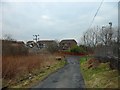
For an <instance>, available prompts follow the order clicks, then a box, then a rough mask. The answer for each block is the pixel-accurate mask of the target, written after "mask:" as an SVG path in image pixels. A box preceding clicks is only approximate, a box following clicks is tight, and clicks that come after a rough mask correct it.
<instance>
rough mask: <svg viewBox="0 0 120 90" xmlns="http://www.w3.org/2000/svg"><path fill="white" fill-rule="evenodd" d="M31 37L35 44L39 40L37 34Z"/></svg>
mask: <svg viewBox="0 0 120 90" xmlns="http://www.w3.org/2000/svg"><path fill="white" fill-rule="evenodd" d="M33 37H34V38H33V40H35V41H36V43H37V41H38V40H39V38H38V37H39V34H38V35H33Z"/></svg>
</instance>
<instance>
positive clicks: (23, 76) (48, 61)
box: [2, 54, 65, 88]
mask: <svg viewBox="0 0 120 90" xmlns="http://www.w3.org/2000/svg"><path fill="white" fill-rule="evenodd" d="M56 56H57V55H50V54H46V55H44V54H40V55H28V56H15V57H13V56H9V57H3V59H2V71H3V72H2V80H3V87H19V88H20V87H30V85H32V84H34V83H35V82H37V81H40V80H42V79H44V78H45V77H46V76H48V75H49V74H50V73H52V72H54V71H56V70H57V69H58V68H61V67H62V66H64V64H65V61H64V58H62V60H60V61H58V60H56V58H55V57H56Z"/></svg>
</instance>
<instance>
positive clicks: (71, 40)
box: [60, 39, 77, 44]
mask: <svg viewBox="0 0 120 90" xmlns="http://www.w3.org/2000/svg"><path fill="white" fill-rule="evenodd" d="M66 42H74V43H76V44H77V42H76V41H75V40H74V39H65V40H61V42H60V43H66Z"/></svg>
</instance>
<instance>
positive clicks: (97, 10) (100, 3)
mask: <svg viewBox="0 0 120 90" xmlns="http://www.w3.org/2000/svg"><path fill="white" fill-rule="evenodd" d="M103 1H104V0H102V1H101V3H100V6H99V7H98V9H97V11H96V13H95V15H94V17H93V19H92V22H91V24H90V26H89V28H88V29H90V28H91V26H92V24H93V22H94V20H95V17H96V16H97V14H98V12H99V10H100V8H101V6H102V4H103Z"/></svg>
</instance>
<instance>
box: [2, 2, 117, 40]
mask: <svg viewBox="0 0 120 90" xmlns="http://www.w3.org/2000/svg"><path fill="white" fill-rule="evenodd" d="M40 1H41V0H40ZM40 1H36V0H35V1H34V0H30V1H28V0H27V1H24V0H22V2H19V0H18V1H16V0H5V1H2V2H1V5H0V6H1V7H0V13H2V16H1V17H2V18H0V27H1V28H2V35H4V34H11V35H12V37H13V38H14V39H16V40H24V41H28V40H32V38H33V35H34V34H39V35H40V36H39V38H40V39H57V40H61V39H68V38H72V39H75V40H77V41H78V42H79V41H80V38H81V36H82V34H83V33H84V32H85V31H86V30H87V29H88V27H89V25H90V23H91V21H92V19H93V16H94V15H95V13H96V11H97V9H98V7H99V5H100V3H101V1H102V0H98V1H99V2H98V1H97V2H95V1H94V2H93V1H91V2H87V1H85V2H78V0H75V1H74V0H70V1H69V2H60V0H57V1H55V0H52V2H50V0H49V2H48V1H47V0H45V2H40ZM107 1H108V0H107ZM117 1H118V0H115V2H106V0H104V2H103V4H102V6H101V8H100V10H99V12H98V14H97V16H96V18H95V20H94V22H93V25H92V27H94V26H97V25H98V26H100V27H101V26H102V25H108V23H109V21H111V22H112V23H113V26H117V25H118V6H117V3H118V2H117ZM1 37H2V36H1Z"/></svg>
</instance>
